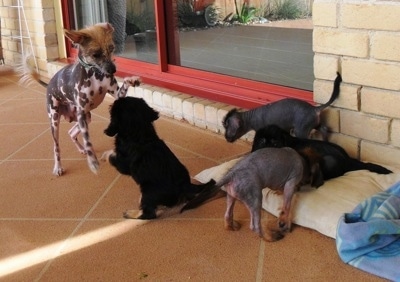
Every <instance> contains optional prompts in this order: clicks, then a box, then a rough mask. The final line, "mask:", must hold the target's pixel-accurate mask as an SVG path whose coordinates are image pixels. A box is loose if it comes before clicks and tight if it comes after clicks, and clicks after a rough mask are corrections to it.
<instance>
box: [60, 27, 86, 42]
mask: <svg viewBox="0 0 400 282" xmlns="http://www.w3.org/2000/svg"><path fill="white" fill-rule="evenodd" d="M64 34H65V37H67V38H68V39H69V40H71V42H72V43H74V44H80V45H82V44H83V43H84V42H87V41H88V40H90V36H88V34H86V33H85V32H81V31H79V30H78V31H77V30H68V29H64Z"/></svg>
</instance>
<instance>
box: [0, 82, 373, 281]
mask: <svg viewBox="0 0 400 282" xmlns="http://www.w3.org/2000/svg"><path fill="white" fill-rule="evenodd" d="M44 93H45V91H44V89H43V88H41V87H39V86H29V87H21V86H18V85H17V84H16V79H15V78H14V77H11V76H4V75H3V76H0V132H1V141H0V226H1V228H0V281H139V280H143V281H277V280H280V281H334V280H335V281H379V280H380V279H378V278H377V277H374V276H372V275H369V274H366V273H364V272H362V271H360V270H357V269H355V268H353V267H351V266H348V265H346V264H344V263H342V262H341V261H340V259H339V257H338V255H337V253H336V249H335V242H334V240H332V239H330V238H328V237H325V236H323V235H321V234H319V233H317V232H315V231H312V230H308V229H305V228H302V227H298V226H295V228H294V229H293V231H292V233H290V234H288V235H287V236H286V237H285V238H284V239H283V240H281V241H279V242H275V243H266V242H263V241H262V240H260V239H259V238H258V237H257V236H256V235H255V234H253V233H252V232H251V231H250V230H249V228H248V223H249V215H248V212H247V210H246V209H245V208H244V207H243V206H242V205H241V204H238V206H237V208H236V209H235V217H236V218H237V219H239V221H241V222H242V223H243V228H242V229H241V230H240V231H238V232H229V231H225V230H224V228H223V214H224V211H225V202H224V199H219V200H216V201H214V202H211V203H208V204H206V205H204V206H202V207H200V208H198V209H196V210H192V211H188V212H185V213H183V214H176V213H175V214H174V213H173V212H170V215H169V216H167V215H164V217H163V218H161V219H157V220H153V221H139V220H125V219H123V218H122V212H123V211H124V210H126V209H137V208H138V198H139V190H138V187H137V185H136V184H135V183H134V182H133V180H132V179H130V178H129V177H127V176H121V175H120V174H118V173H117V171H116V170H115V169H114V168H112V167H110V165H108V164H106V163H102V164H101V169H100V172H99V174H98V175H94V174H93V173H92V172H90V170H89V169H88V167H87V164H86V160H85V158H84V156H82V155H80V154H79V153H78V152H77V150H76V149H75V147H74V145H73V144H72V142H71V141H70V140H69V138H68V137H67V133H66V131H67V130H68V129H69V128H70V125H69V124H67V123H66V122H63V123H62V124H61V128H62V132H61V134H60V137H61V149H62V159H63V164H64V168H65V169H66V174H65V175H63V176H61V177H55V176H53V175H52V173H51V171H52V166H53V159H52V158H53V156H52V141H51V134H50V130H49V123H48V120H47V114H46V110H45V102H44V101H45V96H44ZM110 102H111V100H107V101H106V102H105V103H103V104H102V105H101V106H100V107H99V108H98V109H96V110H95V111H94V112H93V122H92V123H91V124H90V133H91V139H92V141H93V143H94V146H95V149H96V150H97V152H98V155H100V154H101V152H102V151H104V150H108V149H110V148H111V147H112V144H113V140H112V139H111V138H109V137H107V136H105V135H104V134H103V133H102V132H103V129H104V128H105V127H106V126H107V122H108V105H109V104H110ZM156 127H157V130H158V132H159V134H160V136H161V137H162V138H163V139H164V140H165V141H166V142H167V144H168V145H169V146H170V147H171V149H172V150H173V151H174V152H175V153H176V155H177V156H178V157H179V159H180V160H181V161H182V162H183V163H184V164H185V165H186V166H187V167H188V169H189V171H190V172H191V175H192V176H193V175H195V174H197V173H198V172H200V171H201V170H203V169H205V168H208V167H211V166H214V165H216V164H219V163H221V162H224V161H226V160H230V159H232V158H235V157H237V156H238V155H240V154H242V153H245V152H247V151H248V150H249V148H250V146H249V144H246V143H241V142H238V143H235V144H228V143H227V142H226V141H225V140H224V139H223V137H222V136H220V135H216V134H213V133H210V132H207V131H204V130H201V129H197V128H194V127H192V126H189V125H188V124H185V123H183V122H180V121H176V120H171V119H167V118H161V119H160V120H158V121H157V122H156ZM263 215H264V221H265V220H267V219H271V218H272V216H270V215H268V214H267V213H266V212H263Z"/></svg>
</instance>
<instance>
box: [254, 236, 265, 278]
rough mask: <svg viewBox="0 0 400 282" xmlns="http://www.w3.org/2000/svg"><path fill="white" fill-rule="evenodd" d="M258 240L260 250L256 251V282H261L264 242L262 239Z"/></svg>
mask: <svg viewBox="0 0 400 282" xmlns="http://www.w3.org/2000/svg"><path fill="white" fill-rule="evenodd" d="M260 241H261V242H260V250H259V252H258V265H257V274H256V282H262V281H263V266H264V255H265V242H264V240H262V239H261V240H260Z"/></svg>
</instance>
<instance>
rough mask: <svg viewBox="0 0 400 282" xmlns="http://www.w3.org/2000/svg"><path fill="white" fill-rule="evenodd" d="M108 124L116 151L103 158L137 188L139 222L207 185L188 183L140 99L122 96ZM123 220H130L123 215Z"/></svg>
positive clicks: (151, 112) (152, 114)
mask: <svg viewBox="0 0 400 282" xmlns="http://www.w3.org/2000/svg"><path fill="white" fill-rule="evenodd" d="M110 116H111V121H110V124H109V126H108V127H107V129H105V130H104V133H105V134H106V135H108V136H115V150H114V151H111V152H110V151H108V152H105V153H104V154H103V157H102V158H106V159H108V161H109V162H110V163H111V164H112V165H113V166H115V168H116V169H117V170H118V171H119V172H120V173H122V174H126V175H130V176H132V178H133V179H134V180H135V181H136V182H137V183H138V184H139V185H140V190H141V193H142V198H141V201H140V209H141V211H142V214H141V215H140V216H139V217H138V219H153V218H156V217H157V215H156V210H157V207H158V206H160V205H163V206H167V207H172V206H175V205H177V204H180V203H184V202H186V201H188V200H190V199H192V198H193V197H194V196H195V195H196V194H197V193H199V192H201V191H202V189H203V188H205V187H207V186H208V185H209V184H210V185H211V184H214V183H215V182H214V181H213V180H212V181H210V182H209V183H207V184H203V185H196V184H192V183H191V182H190V176H189V173H188V170H187V169H186V167H185V166H184V165H183V164H182V163H181V162H180V161H179V160H178V159H177V158H176V156H175V155H174V154H173V153H172V152H171V150H170V149H169V148H168V147H167V145H166V144H165V143H164V141H163V140H161V139H160V138H159V137H158V135H157V133H156V130H155V129H154V126H153V121H155V120H157V119H158V112H156V111H155V110H153V109H152V108H151V107H149V106H148V105H147V104H146V102H145V101H144V100H143V99H139V98H133V97H125V98H120V99H119V100H116V101H115V102H114V104H113V105H112V106H111V108H110ZM124 217H126V218H132V216H131V215H130V214H129V213H127V212H125V214H124Z"/></svg>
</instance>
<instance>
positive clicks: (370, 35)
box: [313, 0, 400, 164]
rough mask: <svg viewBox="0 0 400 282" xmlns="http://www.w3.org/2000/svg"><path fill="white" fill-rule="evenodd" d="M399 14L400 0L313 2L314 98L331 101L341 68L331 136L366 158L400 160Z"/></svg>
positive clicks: (387, 160) (321, 0)
mask: <svg viewBox="0 0 400 282" xmlns="http://www.w3.org/2000/svg"><path fill="white" fill-rule="evenodd" d="M328 8H329V11H327V9H328ZM399 18H400V1H385V0H383V1H353V0H316V1H315V2H314V5H313V23H314V36H313V39H314V41H313V50H314V51H315V56H314V74H315V82H314V100H315V101H316V102H318V103H323V102H325V101H327V99H328V98H329V95H330V92H331V87H332V82H333V80H334V78H335V72H336V71H337V70H340V71H341V73H342V76H343V84H342V87H341V93H340V97H339V99H338V100H337V101H336V102H335V103H334V104H333V107H334V108H335V109H336V110H337V111H338V112H339V116H337V115H332V114H331V113H329V114H325V115H324V118H325V119H326V120H327V122H328V124H331V129H332V130H333V132H335V133H334V134H332V136H331V140H332V141H333V142H336V143H338V144H340V145H342V146H343V147H344V148H345V149H346V150H348V151H349V152H350V155H353V156H356V157H359V158H360V159H362V160H370V161H371V160H373V161H377V162H381V163H390V164H396V159H397V158H396V156H398V155H400V111H399V108H400V92H399V91H400V79H399V73H400V53H399V52H398V51H397V49H398V47H399V46H400V21H399ZM332 110H333V109H330V110H329V111H330V112H332Z"/></svg>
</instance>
